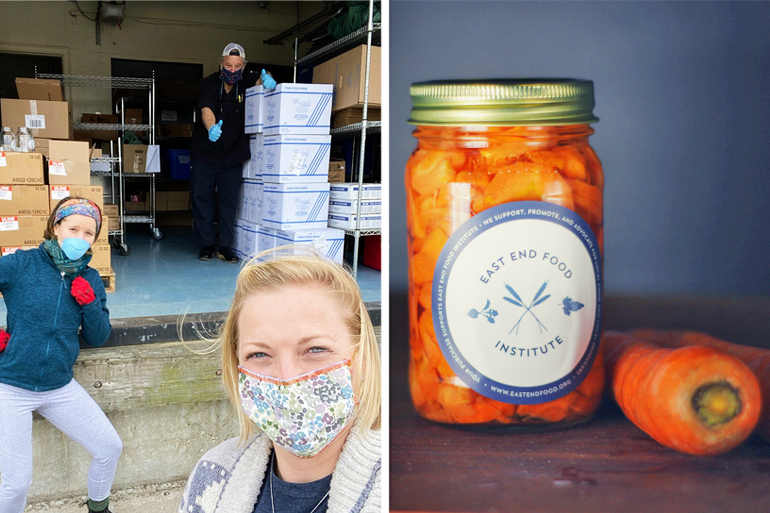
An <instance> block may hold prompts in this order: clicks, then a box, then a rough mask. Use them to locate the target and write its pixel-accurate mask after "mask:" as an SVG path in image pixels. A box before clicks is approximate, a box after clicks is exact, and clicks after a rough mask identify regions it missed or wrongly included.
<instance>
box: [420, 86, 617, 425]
mask: <svg viewBox="0 0 770 513" xmlns="http://www.w3.org/2000/svg"><path fill="white" fill-rule="evenodd" d="M410 93H411V97H412V103H413V108H412V112H411V119H410V120H409V123H410V124H414V125H417V129H416V130H415V131H414V136H415V137H416V138H417V148H416V149H415V150H414V152H413V153H412V155H411V157H410V158H409V161H408V162H407V165H406V193H407V194H406V196H407V225H408V230H409V237H408V238H409V283H410V287H409V312H410V349H411V357H410V365H409V383H410V389H411V393H412V400H413V402H414V405H415V407H416V409H417V411H418V412H419V413H420V415H422V416H423V417H425V418H427V419H430V420H432V421H436V422H441V423H446V424H452V425H457V426H461V427H468V428H471V429H479V430H500V429H501V430H519V429H524V430H529V429H540V428H544V427H548V428H554V427H565V426H569V425H573V424H577V423H580V422H583V421H585V420H588V419H589V418H591V417H592V416H593V414H594V413H595V411H596V409H597V407H598V405H599V402H600V401H601V398H602V394H603V390H604V361H603V354H602V348H601V346H600V340H601V334H602V324H601V312H602V308H601V301H602V247H603V228H602V227H603V207H602V191H603V188H604V175H603V172H602V166H601V163H600V162H599V159H598V158H597V156H596V154H595V153H594V151H593V149H592V148H591V146H590V145H589V144H588V136H589V135H591V134H593V133H594V131H593V129H591V128H590V126H589V124H591V123H595V122H597V121H598V119H597V118H595V117H594V116H593V113H592V111H593V107H594V98H593V96H594V95H593V83H592V82H590V81H585V80H571V79H568V80H550V79H549V80H499V81H437V82H422V83H416V84H413V85H412V87H411V91H410Z"/></svg>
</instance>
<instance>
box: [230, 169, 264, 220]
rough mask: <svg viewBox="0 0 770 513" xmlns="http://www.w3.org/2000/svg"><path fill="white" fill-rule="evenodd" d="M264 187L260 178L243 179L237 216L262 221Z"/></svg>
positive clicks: (237, 205)
mask: <svg viewBox="0 0 770 513" xmlns="http://www.w3.org/2000/svg"><path fill="white" fill-rule="evenodd" d="M263 188H264V184H263V183H262V182H260V181H258V180H251V179H245V180H243V182H242V183H241V189H240V191H239V193H238V202H237V204H236V210H235V217H237V218H238V219H243V220H245V221H251V222H253V223H259V222H261V221H262V202H263Z"/></svg>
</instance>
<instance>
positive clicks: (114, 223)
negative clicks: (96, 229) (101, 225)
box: [107, 216, 120, 231]
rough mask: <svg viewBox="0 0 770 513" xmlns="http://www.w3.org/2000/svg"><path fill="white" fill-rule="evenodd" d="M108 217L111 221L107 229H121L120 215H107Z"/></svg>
mask: <svg viewBox="0 0 770 513" xmlns="http://www.w3.org/2000/svg"><path fill="white" fill-rule="evenodd" d="M107 219H108V221H109V223H107V230H109V231H114V230H120V218H119V217H117V216H116V217H111V216H107Z"/></svg>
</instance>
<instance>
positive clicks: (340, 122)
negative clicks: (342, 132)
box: [332, 106, 382, 128]
mask: <svg viewBox="0 0 770 513" xmlns="http://www.w3.org/2000/svg"><path fill="white" fill-rule="evenodd" d="M381 119H382V112H381V111H380V108H379V107H369V108H368V109H366V120H367V121H380V120H381ZM363 120H364V108H363V107H362V106H357V107H348V108H347V109H343V110H341V111H339V112H336V113H334V114H332V128H340V127H343V126H348V125H353V124H355V123H360V122H361V121H363Z"/></svg>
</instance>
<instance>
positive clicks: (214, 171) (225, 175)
mask: <svg viewBox="0 0 770 513" xmlns="http://www.w3.org/2000/svg"><path fill="white" fill-rule="evenodd" d="M242 174H243V165H242V164H238V165H237V166H233V167H218V166H209V165H207V164H202V163H200V162H197V161H195V160H190V189H191V192H192V211H193V222H194V226H195V229H194V234H195V242H196V243H198V244H199V245H201V246H214V245H215V238H216V231H215V230H214V214H215V212H216V208H217V205H216V201H215V199H214V198H215V194H214V191H215V188H216V191H217V193H218V195H219V247H220V248H230V247H232V244H233V223H234V222H235V207H236V202H237V200H238V190H239V189H240V187H241V177H242Z"/></svg>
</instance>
